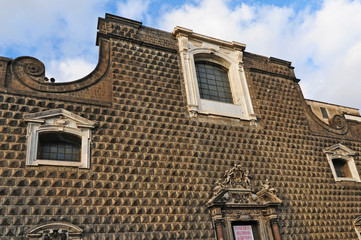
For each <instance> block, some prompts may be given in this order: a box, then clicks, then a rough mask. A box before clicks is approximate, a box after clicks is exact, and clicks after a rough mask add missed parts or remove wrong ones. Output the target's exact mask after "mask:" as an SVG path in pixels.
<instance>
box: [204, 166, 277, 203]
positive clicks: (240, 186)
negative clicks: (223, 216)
mask: <svg viewBox="0 0 361 240" xmlns="http://www.w3.org/2000/svg"><path fill="white" fill-rule="evenodd" d="M251 178H252V176H251V174H250V172H249V170H247V169H242V168H241V166H240V165H235V166H234V167H232V168H231V169H230V170H228V171H226V172H225V174H224V176H223V178H222V179H220V180H218V181H217V182H216V184H217V186H216V187H215V188H214V191H215V193H214V196H213V197H212V198H211V199H210V200H209V201H208V203H207V205H208V207H211V206H215V205H216V206H221V205H224V206H226V205H227V206H232V207H235V206H238V207H250V206H253V207H262V206H265V205H270V204H271V205H278V204H280V203H282V201H281V200H280V199H279V198H278V197H277V196H276V195H275V194H274V193H275V192H276V190H275V189H274V188H272V187H271V186H270V183H269V181H268V179H266V180H265V182H264V183H262V182H261V186H262V189H261V190H260V191H258V192H256V191H254V185H253V183H252V181H251Z"/></svg>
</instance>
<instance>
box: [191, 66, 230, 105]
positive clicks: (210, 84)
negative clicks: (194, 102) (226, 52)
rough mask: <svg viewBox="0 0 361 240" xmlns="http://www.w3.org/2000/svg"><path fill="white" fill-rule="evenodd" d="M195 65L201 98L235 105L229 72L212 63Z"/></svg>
mask: <svg viewBox="0 0 361 240" xmlns="http://www.w3.org/2000/svg"><path fill="white" fill-rule="evenodd" d="M195 65H196V72H197V81H198V88H199V94H200V96H201V98H203V99H208V100H214V101H219V102H226V103H233V97H232V92H231V87H230V85H229V80H228V70H227V69H226V68H224V67H222V66H220V65H217V64H214V63H211V62H196V63H195Z"/></svg>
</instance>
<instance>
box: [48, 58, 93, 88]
mask: <svg viewBox="0 0 361 240" xmlns="http://www.w3.org/2000/svg"><path fill="white" fill-rule="evenodd" d="M94 68H95V66H94V64H92V63H89V62H88V61H86V60H85V59H82V58H71V59H64V60H53V61H51V62H50V63H49V65H48V69H47V77H48V78H49V79H50V78H52V77H54V78H55V81H56V82H68V81H74V80H78V79H80V78H83V77H85V76H86V75H88V74H89V73H90V72H92V71H93V70H94Z"/></svg>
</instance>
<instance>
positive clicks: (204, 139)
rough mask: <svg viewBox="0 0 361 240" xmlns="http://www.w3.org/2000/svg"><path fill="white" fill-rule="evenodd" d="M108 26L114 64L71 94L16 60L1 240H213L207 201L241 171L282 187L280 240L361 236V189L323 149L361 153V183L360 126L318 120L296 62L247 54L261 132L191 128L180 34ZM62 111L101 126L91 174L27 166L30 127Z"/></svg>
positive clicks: (5, 95)
mask: <svg viewBox="0 0 361 240" xmlns="http://www.w3.org/2000/svg"><path fill="white" fill-rule="evenodd" d="M98 29H99V32H98V41H97V42H98V45H99V46H100V48H101V41H103V42H104V43H107V44H108V48H103V50H104V51H103V52H102V53H101V54H100V57H101V58H107V57H108V62H102V59H100V60H99V62H100V65H98V66H100V67H99V68H98V69H96V70H95V71H94V72H93V74H92V75H91V76H90V78H86V79H85V80H82V81H80V82H77V83H75V85H74V86H72V85H71V84H70V83H69V86H70V88H71V89H72V90H71V91H69V92H67V91H62V90H61V88H63V89H64V86H61V85H56V86H54V87H49V89H50V90H51V91H52V93H49V92H47V91H50V90H48V89H45V90H44V89H43V87H42V86H43V83H41V82H40V83H39V82H36V81H38V80H39V79H40V77H41V74H40V75H36V74H35V73H36V72H35V73H34V72H30V73H31V74H30V75H29V72H28V73H26V72H25V70H24V72H18V73H14V72H13V69H14V68H13V64H14V61H13V60H10V59H7V58H1V59H0V216H1V217H0V239H3V240H8V239H26V238H25V235H26V234H27V233H28V232H29V231H31V230H32V229H34V228H36V227H37V226H41V225H45V224H49V223H53V222H56V223H58V222H64V223H68V224H71V225H72V226H77V227H79V228H80V229H82V233H81V234H82V238H83V239H84V240H85V239H94V240H95V239H109V240H110V239H125V240H126V239H129V240H130V239H146V240H148V239H154V240H161V239H164V240H170V239H185V240H188V239H207V240H211V239H212V240H214V239H216V233H215V229H214V225H213V222H212V216H211V213H210V211H209V210H208V208H207V206H206V203H207V202H208V201H209V200H210V199H211V198H212V196H213V194H214V191H213V189H214V187H215V186H216V182H217V180H219V179H221V178H222V177H223V176H224V173H225V172H226V171H227V170H229V169H230V168H232V166H234V165H235V164H239V165H240V166H241V167H242V168H244V169H248V170H249V172H250V174H251V175H252V180H253V181H254V182H264V181H265V180H266V179H269V182H270V184H271V186H272V188H274V189H276V190H277V193H276V195H277V197H278V198H279V199H281V200H282V204H281V205H280V206H279V207H278V208H277V214H278V225H279V231H280V235H281V238H282V239H303V240H306V239H307V240H310V239H314V240H321V239H325V240H326V239H327V240H329V239H334V240H340V239H343V240H351V239H352V240H354V239H356V238H357V235H356V232H355V230H354V227H353V221H354V220H355V219H356V218H357V216H358V215H359V214H360V209H361V197H360V194H359V191H360V190H361V187H360V186H361V185H360V183H358V182H335V180H334V177H333V175H332V172H331V169H330V166H329V164H328V162H327V158H326V155H325V154H324V152H323V149H325V148H327V147H330V146H332V145H335V144H338V143H341V144H343V145H345V146H347V147H348V148H350V149H351V150H353V151H355V152H356V153H357V154H356V155H355V156H354V160H355V163H356V167H357V170H358V172H359V173H360V171H361V165H360V155H359V154H358V153H359V152H360V151H361V143H360V136H359V135H358V133H357V131H359V129H360V126H359V124H358V123H355V122H353V123H351V122H347V124H349V125H350V126H351V125H352V127H349V128H347V129H348V130H347V132H346V133H344V132H345V131H346V130H345V131H343V130H342V131H341V130H340V129H338V130H335V131H333V132H332V131H331V130H330V129H331V127H330V129H328V128H326V127H325V126H323V125H320V124H321V123H319V122H317V121H316V120H314V116H311V114H312V113H311V112H309V111H308V110H307V106H306V104H305V102H304V99H303V96H302V93H301V90H300V87H299V85H298V79H297V78H296V77H295V75H294V72H293V67H292V66H291V64H290V63H289V62H287V61H284V60H280V59H276V58H267V57H263V56H259V55H256V54H252V53H248V52H245V54H244V57H243V62H244V67H245V73H246V79H247V83H248V87H249V90H250V95H251V99H252V103H253V107H254V109H255V113H256V115H257V122H256V124H255V125H252V124H250V123H249V122H248V121H241V120H237V119H232V118H226V117H216V116H211V115H200V114H199V115H198V116H197V117H190V115H189V113H188V110H187V100H186V94H185V88H184V81H183V74H182V68H181V65H180V58H179V53H178V47H177V41H176V39H175V38H174V37H173V36H172V34H171V33H168V32H163V31H160V30H156V29H152V28H148V27H145V26H142V24H141V23H139V22H136V21H132V20H128V19H123V18H120V17H117V16H113V15H109V14H107V15H106V17H105V18H100V19H99V25H98ZM103 47H104V45H103ZM100 50H101V49H100ZM107 51H108V52H107ZM31 69H32V68H31ZM19 71H20V70H19ZM29 81H35V83H36V84H37V85H31V87H29V86H30V85H29V84H28V83H29ZM39 81H40V80H39ZM26 84H28V85H26ZM49 84H50V83H49ZM13 86H22V88H21V89H19V88H13ZM46 86H47V85H46ZM59 89H60V90H59ZM59 108H62V109H65V110H67V111H70V112H72V113H74V114H77V115H79V116H81V117H83V118H86V119H88V120H91V121H95V122H96V123H97V126H96V128H95V129H93V130H92V138H91V141H92V143H91V166H90V168H89V169H79V168H72V167H59V166H36V167H34V166H26V165H25V159H26V148H27V146H26V135H27V132H26V131H27V130H26V129H27V123H26V122H25V121H24V119H23V116H24V115H26V114H29V113H36V112H41V111H45V110H51V109H59ZM359 132H361V131H359ZM255 188H257V190H261V186H259V185H256V186H255Z"/></svg>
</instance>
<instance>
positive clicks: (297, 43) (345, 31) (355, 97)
mask: <svg viewBox="0 0 361 240" xmlns="http://www.w3.org/2000/svg"><path fill="white" fill-rule="evenodd" d="M230 6H231V5H230V4H229V1H227V0H200V1H198V2H197V4H195V3H194V4H185V5H183V6H182V7H180V8H178V9H174V10H173V11H169V12H167V13H164V15H163V16H162V17H161V18H160V20H159V22H158V26H159V27H160V28H163V29H166V30H168V31H172V29H173V27H174V26H177V25H179V26H183V27H187V28H190V29H192V30H193V31H195V32H199V33H202V34H206V35H209V36H213V37H218V38H221V39H225V40H228V41H233V40H234V41H239V42H242V43H246V44H247V51H250V52H253V53H257V54H261V55H265V56H274V57H278V58H282V59H285V60H289V61H292V62H293V65H294V66H295V67H296V69H295V70H296V74H297V77H298V78H301V86H302V89H303V91H304V95H305V96H306V97H307V98H312V99H317V100H322V101H326V102H331V103H336V104H344V105H348V106H353V107H358V108H360V107H361V94H359V93H358V92H359V90H361V81H360V77H359V76H361V70H359V69H360V68H357V66H358V65H359V64H360V63H361V51H360V50H361V49H360V48H361V15H360V14H359V13H360V12H361V3H360V1H351V0H325V1H324V2H323V5H322V6H321V8H320V9H318V10H316V11H310V8H308V7H307V6H305V9H304V10H303V11H301V12H297V13H296V12H295V11H294V10H293V9H292V8H290V7H276V6H273V5H247V4H240V5H238V6H235V7H230Z"/></svg>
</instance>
